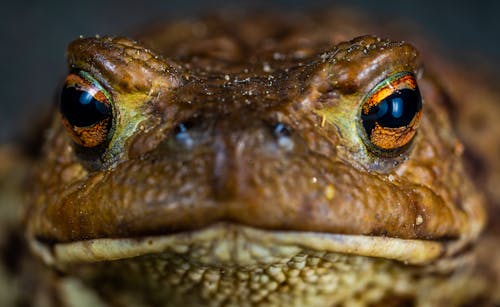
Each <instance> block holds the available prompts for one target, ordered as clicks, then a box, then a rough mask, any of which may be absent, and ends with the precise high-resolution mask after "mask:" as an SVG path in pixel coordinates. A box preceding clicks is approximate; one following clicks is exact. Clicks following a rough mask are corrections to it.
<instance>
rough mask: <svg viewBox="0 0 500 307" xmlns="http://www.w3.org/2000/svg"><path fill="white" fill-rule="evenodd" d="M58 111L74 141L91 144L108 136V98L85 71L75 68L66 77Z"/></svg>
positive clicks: (111, 117) (96, 144) (110, 120)
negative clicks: (75, 71) (74, 71)
mask: <svg viewBox="0 0 500 307" xmlns="http://www.w3.org/2000/svg"><path fill="white" fill-rule="evenodd" d="M59 110H60V112H61V115H62V119H63V124H64V126H65V127H66V129H67V130H68V132H69V134H70V136H71V138H72V139H73V141H75V143H77V144H79V145H81V146H83V147H95V146H98V145H100V144H102V143H104V142H105V141H106V140H107V139H108V136H109V134H110V131H111V127H112V122H113V110H112V105H111V99H110V96H109V94H108V93H107V92H106V91H105V90H104V88H103V87H102V86H101V85H100V84H99V82H97V81H96V80H95V79H94V78H92V77H91V76H90V75H89V74H88V73H86V72H84V71H79V72H77V73H71V74H69V75H68V77H66V82H65V83H64V87H63V90H62V93H61V102H60V105H59Z"/></svg>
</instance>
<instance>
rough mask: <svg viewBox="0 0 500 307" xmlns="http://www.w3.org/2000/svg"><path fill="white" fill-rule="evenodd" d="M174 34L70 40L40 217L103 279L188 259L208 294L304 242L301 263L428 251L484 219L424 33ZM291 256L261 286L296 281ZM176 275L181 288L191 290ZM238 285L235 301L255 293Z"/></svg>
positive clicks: (295, 251) (63, 259)
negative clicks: (159, 38)
mask: <svg viewBox="0 0 500 307" xmlns="http://www.w3.org/2000/svg"><path fill="white" fill-rule="evenodd" d="M256 41H258V40H256ZM269 41H273V42H274V45H273V44H269ZM197 42H198V43H199V42H200V41H199V40H198V41H197ZM226 43H227V42H226ZM233 43H234V44H236V43H237V42H233ZM287 44H288V45H287ZM178 46H179V48H178V49H175V50H176V51H175V52H172V53H171V54H169V53H165V54H161V55H160V54H157V53H155V52H154V51H151V50H149V49H147V48H145V47H143V46H142V45H140V44H139V43H136V42H134V41H131V40H128V39H124V38H108V37H106V38H86V39H79V40H76V41H74V42H73V43H71V44H70V46H69V49H68V59H69V66H70V69H71V71H70V73H69V75H68V77H67V79H66V82H65V85H64V87H63V90H62V95H61V97H62V98H61V103H60V116H57V117H56V118H55V120H54V122H53V125H52V127H51V130H50V132H49V134H48V139H47V142H46V144H45V147H44V157H43V159H42V160H41V161H40V164H39V166H38V170H37V175H36V186H35V189H34V193H33V202H32V204H31V207H30V209H29V213H28V219H27V220H28V223H27V235H28V238H29V239H30V243H31V245H32V247H33V249H34V250H35V251H36V252H37V253H39V254H40V255H41V256H42V257H43V258H44V259H45V261H46V262H48V263H50V264H53V265H55V266H57V267H59V268H60V269H62V270H66V271H69V272H79V273H81V272H80V271H79V270H80V269H75V268H76V267H78V266H81V267H85V269H84V271H85V272H86V273H85V274H86V276H88V274H90V273H88V272H87V270H88V268H89V267H98V268H99V269H98V270H94V269H90V271H92V272H93V273H92V274H90V275H91V276H93V277H92V278H90V279H95V278H98V279H99V278H101V277H95V276H101V275H99V274H98V273H95V272H97V271H99V272H101V271H106V270H103V268H105V267H106V266H107V265H104V266H103V265H102V264H110V265H109V267H113V268H115V265H117V264H120V265H123V266H125V267H129V264H130V263H135V264H134V265H132V266H130V267H136V268H137V267H142V269H140V270H139V271H141V272H144V271H147V270H145V269H144V268H145V267H148V265H142V264H144V263H149V267H151V263H154V264H155V265H154V266H155V267H156V266H158V267H162V268H163V269H161V270H160V269H153V270H152V271H154V273H151V271H148V272H149V273H151V274H149V273H148V274H149V275H154V276H156V277H155V278H157V275H158V274H159V275H161V276H164V277H165V276H167V277H168V276H171V275H172V274H170V273H172V272H174V271H175V270H176V269H175V268H180V267H179V263H183V265H184V266H186V265H187V266H188V268H187V269H186V270H185V271H187V272H188V273H190V274H191V275H196V276H197V274H198V273H199V272H202V273H199V274H198V275H200V274H201V275H200V278H194V277H193V278H191V279H189V278H188V277H187V276H188V275H189V274H188V273H186V272H184V273H183V274H181V276H183V277H181V279H189V280H191V281H190V282H189V283H188V284H189V289H199V291H195V292H196V293H197V295H196V297H197V299H196V300H201V301H203V300H209V299H214V298H215V295H216V294H213V293H212V294H210V292H207V293H209V294H206V293H205V294H203V293H204V292H203V291H205V290H206V289H208V288H207V286H206V285H205V286H204V284H203V280H205V277H206V276H205V275H206V274H205V273H203V272H206V271H207V270H214V272H216V273H217V274H216V275H217V276H218V278H219V279H218V280H220V279H221V278H228V280H237V279H238V278H237V277H235V276H237V275H238V274H240V273H242V272H261V275H262V276H268V277H269V276H271V277H272V276H273V275H272V274H271V273H269V272H268V271H269V269H270V268H272V267H276V266H279V265H284V266H285V267H287V266H288V265H289V263H290V262H293V261H292V259H295V258H296V257H299V258H300V257H302V256H301V255H305V256H303V258H304V259H302V260H303V261H302V262H303V263H304V265H303V266H302V268H303V269H304V268H305V269H310V268H311V265H312V264H311V263H313V262H322V261H326V262H330V263H335V262H336V261H334V260H332V259H330V260H325V259H328V257H330V258H331V256H328V255H337V256H338V257H340V258H338V259H341V258H342V259H351V260H352V259H365V260H366V261H374V262H369V263H375V262H377V261H386V260H381V259H391V260H399V261H402V262H405V263H410V264H414V265H422V264H427V263H431V262H433V261H435V260H438V259H441V258H443V257H448V256H452V255H455V254H457V253H460V251H462V250H463V249H464V248H465V247H466V246H468V244H469V243H470V242H471V241H473V240H474V239H475V238H476V237H477V235H478V233H479V232H480V230H481V228H482V225H483V223H484V214H483V209H482V203H481V199H480V197H479V196H478V194H477V193H476V192H475V190H474V189H473V188H472V187H471V184H470V182H469V179H468V177H467V175H466V174H465V172H464V170H463V167H462V163H461V157H460V156H461V153H462V150H461V145H460V143H459V142H458V141H457V139H456V138H455V136H454V134H453V132H452V131H451V128H450V124H449V123H448V118H447V116H446V114H445V113H444V110H443V107H442V105H441V104H442V98H441V97H440V96H439V91H438V90H437V89H436V87H435V85H434V84H433V82H432V81H430V80H428V79H427V78H426V76H425V74H424V75H422V73H421V70H420V63H419V59H418V56H417V52H416V50H415V49H414V48H413V47H412V46H411V45H409V44H406V43H401V42H392V41H389V40H382V39H379V38H375V37H359V38H356V39H353V40H351V41H347V42H342V43H337V44H333V43H331V42H330V43H328V41H321V40H318V41H317V42H315V44H313V45H308V46H305V47H307V48H305V47H304V46H300V45H299V44H298V43H295V45H294V44H292V43H290V41H287V40H286V39H284V38H279V37H271V38H269V40H268V43H265V40H262V42H261V44H260V45H259V44H257V43H256V46H252V48H249V49H244V48H243V47H242V46H240V48H239V49H238V50H239V51H238V52H239V55H238V56H236V55H235V54H236V51H234V52H233V53H234V54H232V53H231V52H232V51H231V50H232V49H231V48H230V47H229V46H228V45H227V44H225V43H224V42H220V46H219V49H217V48H212V49H210V52H208V51H207V52H205V51H204V50H200V49H199V48H201V47H199V46H198V45H196V42H193V43H192V44H191V45H189V44H187V43H186V41H181V42H180V43H178ZM197 46H198V47H197ZM270 46H271V47H270ZM212 47H213V46H212ZM169 48H173V47H171V46H170V47H169ZM182 48H184V49H182ZM224 48H225V49H224ZM284 48H286V49H284ZM166 50H168V48H166ZM217 50H218V51H219V52H215V51H217ZM228 54H229V55H228ZM230 55H234V56H233V57H231V56H230ZM337 256H336V257H337ZM308 257H309V258H308ZM306 258H307V259H319V260H317V261H316V260H310V261H309V260H307V261H306V260H305V259H306ZM368 259H371V260H368ZM373 259H375V260H373ZM129 260H130V261H129ZM299 260H300V259H299ZM176 261H177V262H179V263H177V262H176ZM342 261H344V260H342ZM349 261H350V260H349ZM349 261H347V262H349ZM353 261H354V260H353ZM356 261H358V262H359V261H361V260H355V261H354V262H356ZM94 262H99V264H94V265H89V263H94ZM298 262H300V261H298ZM337 262H338V261H337ZM127 263H128V264H127ZM111 264H112V265H111ZM355 267H356V266H354V265H353V266H352V268H351V271H360V269H359V267H357V268H355ZM377 267H378V266H377ZM165 268H166V269H165ZM114 270H115V271H121V272H120V273H123V270H117V269H116V268H115V269H114ZM259 270H260V271H259ZM279 270H280V272H285V273H286V272H288V271H286V270H285V269H284V268H280V269H279ZM362 270H363V269H361V271H362ZM373 270H374V271H377V270H380V271H384V272H386V271H385V269H380V268H378V269H375V266H373ZM159 271H162V272H163V273H159ZM198 271H199V272H198ZM327 271H328V270H327ZM330 271H331V272H330V274H333V275H339V272H338V271H336V270H333V269H332V270H330ZM348 271H349V269H348ZM266 272H267V273H266ZM314 272H316V273H314V274H313V275H318V274H320V273H317V271H314ZM285 273H283V274H284V276H285V278H281V279H278V280H277V281H276V282H275V284H276V285H275V287H273V289H271V290H268V291H267V292H266V294H262V295H261V296H259V299H260V300H269V299H270V298H272V297H273V296H272V295H271V294H269V293H274V294H275V295H277V294H276V293H280V292H279V291H280V289H285V288H286V287H288V288H290V287H292V286H291V284H289V281H290V278H291V277H290V276H288V275H287V274H285ZM327 273H328V272H327ZM85 274H84V275H85ZM141 274H142V273H141ZM141 274H139V275H140V278H139V279H141V278H144V279H148V278H147V277H145V275H148V274H142V275H141ZM175 274H177V273H175ZM175 274H174V275H175ZM204 274H205V275H204ZM325 274H326V273H325ZM384 274H385V273H384ZM105 275H106V276H107V278H109V276H111V275H113V274H110V273H109V270H108V272H107V273H106V274H105ZM118 275H119V274H118ZM278 275H279V274H278ZM292 275H293V274H292ZM120 276H121V275H120ZM196 276H195V277H196ZM224 276H225V277H224ZM227 276H233V277H231V278H232V279H231V278H229V277H227ZM167 277H165V278H162V280H169V278H170V277H168V278H167ZM292 277H293V276H292ZM121 278H122V277H121ZM134 278H136V279H137V276H136V277H134ZM207 278H208V277H207ZM155 280H156V279H155ZM205 281H206V280H205ZM230 283H233V285H234V283H235V282H230ZM147 284H150V283H147ZM178 284H179V283H178ZM180 284H182V282H180ZM169 285H170V286H169V289H170V290H169V291H166V292H168V293H170V294H168V295H166V296H167V297H168V298H167V299H168V300H172V297H175V298H176V300H177V299H178V300H179V301H182V294H180V292H179V291H177V292H176V291H174V290H172V289H174V288H175V287H173V286H172V285H173V283H169ZM134 287H135V286H134ZM148 287H150V285H149V286H148ZM228 287H229V286H228ZM222 288H224V287H220V285H219V287H218V288H217V289H219V290H217V291H216V293H222V292H221V291H222V290H221V289H222ZM229 288H231V287H229ZM243 288H245V287H243ZM292 288H293V287H292ZM203 289H205V290H203ZM258 289H260V290H261V289H262V288H261V287H259V288H258ZM318 289H319V288H318ZM337 290H338V287H337V288H336V291H337ZM206 291H208V290H206ZM206 291H205V292H206ZM235 291H236V290H234V291H233V290H231V291H229V292H230V293H229V294H227V295H225V296H223V299H222V301H223V300H226V301H227V300H228V299H229V298H230V297H231V296H234V298H235V299H237V300H236V301H238V300H245V297H246V298H248V297H250V295H251V294H252V293H253V292H252V291H251V290H248V291H247V292H244V291H243V292H241V291H240V292H238V293H239V294H237V295H236V294H234V293H236V292H235ZM283 291H284V290H283ZM318 291H320V290H318ZM321 291H323V292H321V293H323V294H324V293H327V294H328V293H329V292H328V291H326V290H321ZM325 291H326V292H325ZM285 292H286V291H285ZM231 293H233V294H231ZM241 293H243V294H241ZM244 293H246V294H244ZM288 293H294V291H288ZM315 293H316V294H315V297H318V298H319V297H323V296H320V295H318V293H319V292H317V291H316V292H315ZM274 294H273V295H274ZM294 295H295V294H294ZM297 295H298V294H297ZM279 297H281V296H279ZM162 299H164V298H162ZM236 301H235V302H236ZM330 301H331V300H330ZM330 301H328V302H330ZM322 302H326V301H322Z"/></svg>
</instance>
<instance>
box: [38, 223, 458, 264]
mask: <svg viewBox="0 0 500 307" xmlns="http://www.w3.org/2000/svg"><path fill="white" fill-rule="evenodd" d="M30 241H31V247H32V249H33V250H34V251H35V252H36V253H37V254H39V255H40V256H41V257H42V258H43V259H44V260H45V262H46V263H47V264H49V265H53V266H56V267H58V268H60V269H63V270H64V268H65V267H68V266H71V265H75V264H85V263H94V262H103V261H114V260H125V259H129V258H135V257H140V256H147V255H158V254H168V255H175V254H176V255H178V256H180V257H182V258H186V259H191V260H192V261H194V262H196V263H199V264H201V265H205V266H215V267H218V266H223V267H249V266H261V265H269V264H273V263H276V262H281V261H283V259H290V258H292V257H294V256H295V255H297V254H299V253H300V252H302V251H304V250H309V251H316V252H324V253H336V254H344V255H356V256H366V257H376V258H384V259H390V260H396V261H400V262H404V263H406V264H412V265H423V264H428V263H431V262H433V261H435V260H437V259H439V258H440V257H441V256H443V255H446V254H448V247H449V245H450V244H451V245H452V244H453V242H452V241H450V242H445V241H431V240H417V239H399V238H390V237H382V236H367V235H348V234H329V233H320V232H303V231H274V230H273V231H270V230H260V229H255V228H251V227H247V226H242V225H237V224H231V223H218V224H215V225H212V226H210V227H207V228H204V229H201V230H197V231H189V232H182V233H175V234H168V235H158V236H144V237H135V238H102V239H92V240H85V241H76V242H71V243H55V244H47V243H44V242H41V241H38V240H30Z"/></svg>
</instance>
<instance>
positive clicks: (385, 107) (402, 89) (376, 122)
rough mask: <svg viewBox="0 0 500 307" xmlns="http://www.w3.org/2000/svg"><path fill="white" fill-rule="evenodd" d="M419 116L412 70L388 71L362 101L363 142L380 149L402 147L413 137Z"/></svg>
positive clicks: (417, 95)
mask: <svg viewBox="0 0 500 307" xmlns="http://www.w3.org/2000/svg"><path fill="white" fill-rule="evenodd" d="M421 116H422V98H421V96H420V91H419V90H418V86H417V81H416V80H415V77H414V76H413V74H411V73H408V72H403V73H399V74H396V75H392V76H390V77H389V78H387V79H386V80H384V81H383V82H381V83H380V84H378V85H377V86H376V87H375V88H374V89H373V90H372V91H371V92H370V94H369V95H368V96H367V97H366V98H365V100H364V102H363V105H362V108H361V124H362V126H363V130H364V132H365V134H366V135H365V136H366V137H365V143H367V145H368V148H370V149H375V151H377V152H381V153H391V152H395V151H398V150H400V149H402V148H405V146H406V145H408V144H410V142H411V141H412V140H413V138H414V137H415V134H416V132H417V128H418V124H419V122H420V117H421Z"/></svg>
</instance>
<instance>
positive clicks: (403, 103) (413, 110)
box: [361, 88, 422, 135]
mask: <svg viewBox="0 0 500 307" xmlns="http://www.w3.org/2000/svg"><path fill="white" fill-rule="evenodd" d="M421 109H422V99H421V97H420V92H419V91H418V88H417V89H414V90H412V89H402V90H398V91H396V92H394V93H393V94H392V95H390V96H388V97H386V98H385V99H384V100H382V101H381V102H380V103H379V104H378V105H376V106H374V107H372V108H371V109H370V111H369V112H368V114H362V115H361V119H362V120H363V126H364V128H365V130H366V132H367V133H368V134H369V135H370V134H371V131H372V130H373V128H374V127H375V123H378V124H379V125H380V126H382V127H386V128H399V127H404V126H408V125H409V124H410V122H411V121H412V120H413V118H414V117H415V115H416V114H417V113H418V112H419V111H420V110H421Z"/></svg>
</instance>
